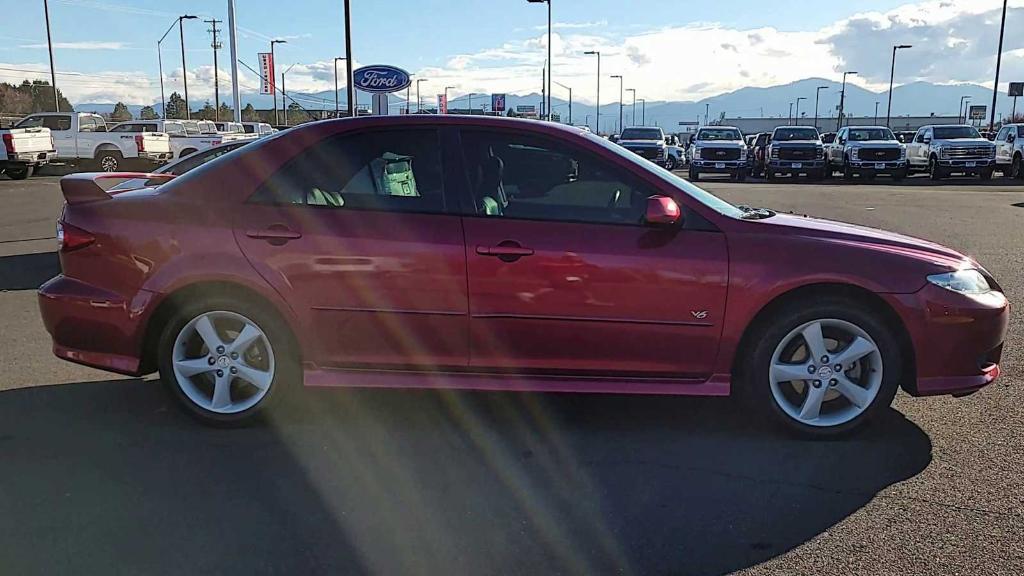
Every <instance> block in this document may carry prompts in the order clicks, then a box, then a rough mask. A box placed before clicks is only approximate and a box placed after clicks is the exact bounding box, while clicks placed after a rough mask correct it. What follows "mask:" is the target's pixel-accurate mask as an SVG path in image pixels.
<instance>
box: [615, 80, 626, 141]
mask: <svg viewBox="0 0 1024 576" xmlns="http://www.w3.org/2000/svg"><path fill="white" fill-rule="evenodd" d="M612 78H618V79H619V124H618V127H619V128H618V129H619V134H622V129H623V128H624V126H623V125H622V82H623V78H622V75H621V74H612Z"/></svg>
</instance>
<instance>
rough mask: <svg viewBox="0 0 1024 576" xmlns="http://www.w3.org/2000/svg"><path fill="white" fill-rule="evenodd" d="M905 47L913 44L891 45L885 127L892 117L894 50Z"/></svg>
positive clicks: (894, 68)
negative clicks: (890, 67)
mask: <svg viewBox="0 0 1024 576" xmlns="http://www.w3.org/2000/svg"><path fill="white" fill-rule="evenodd" d="M905 48H913V46H911V45H910V44H900V45H898V46H893V47H892V69H891V70H889V109H888V111H887V112H886V113H885V126H886V128H888V127H889V121H890V118H891V117H892V80H893V77H894V76H895V75H896V51H897V50H903V49H905ZM875 116H876V117H877V116H878V111H877V110H876V111H875ZM875 124H878V119H877V118H876V119H875Z"/></svg>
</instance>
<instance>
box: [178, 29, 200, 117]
mask: <svg viewBox="0 0 1024 576" xmlns="http://www.w3.org/2000/svg"><path fill="white" fill-rule="evenodd" d="M196 18H198V16H178V35H179V37H180V38H181V81H182V83H184V85H185V119H186V120H191V119H192V109H191V108H190V107H189V105H188V67H187V66H185V26H183V25H182V23H181V21H182V20H195V19H196Z"/></svg>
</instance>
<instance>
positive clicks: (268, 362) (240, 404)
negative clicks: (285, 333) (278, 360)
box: [171, 311, 275, 414]
mask: <svg viewBox="0 0 1024 576" xmlns="http://www.w3.org/2000/svg"><path fill="white" fill-rule="evenodd" d="M171 356H172V358H171V365H172V367H173V369H174V378H175V381H176V382H177V385H178V387H179V388H180V389H181V391H182V392H183V393H184V394H185V396H187V397H188V399H189V400H191V401H192V402H194V403H195V404H196V405H197V406H199V407H200V408H203V409H204V410H208V411H210V412H214V413H217V414H235V413H238V412H243V411H245V410H248V409H249V408H252V407H253V406H255V405H256V404H258V403H259V402H260V400H262V399H263V397H264V396H266V395H267V392H268V391H269V390H270V386H271V383H272V382H273V381H274V368H275V363H274V351H273V349H272V348H271V346H270V340H269V339H268V338H267V336H266V334H265V333H264V332H263V330H262V329H261V328H260V327H259V326H258V325H257V324H256V323H255V322H253V321H252V320H249V319H248V318H246V317H245V316H242V315H241V314H237V313H235V312H226V311H211V312H204V313H203V314H200V315H199V316H196V317H195V318H193V319H192V320H191V321H189V322H188V323H187V324H185V326H184V327H182V329H181V330H180V331H179V332H178V336H177V338H176V339H175V340H174V349H173V352H172V354H171Z"/></svg>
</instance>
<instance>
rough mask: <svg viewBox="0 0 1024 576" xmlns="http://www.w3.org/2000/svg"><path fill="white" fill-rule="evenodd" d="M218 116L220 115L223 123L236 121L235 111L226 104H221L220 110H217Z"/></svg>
mask: <svg viewBox="0 0 1024 576" xmlns="http://www.w3.org/2000/svg"><path fill="white" fill-rule="evenodd" d="M217 114H219V115H220V119H221V121H223V122H231V121H232V120H234V119H235V109H234V108H232V107H231V106H228V105H227V104H226V103H224V102H221V103H220V109H219V110H217Z"/></svg>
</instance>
